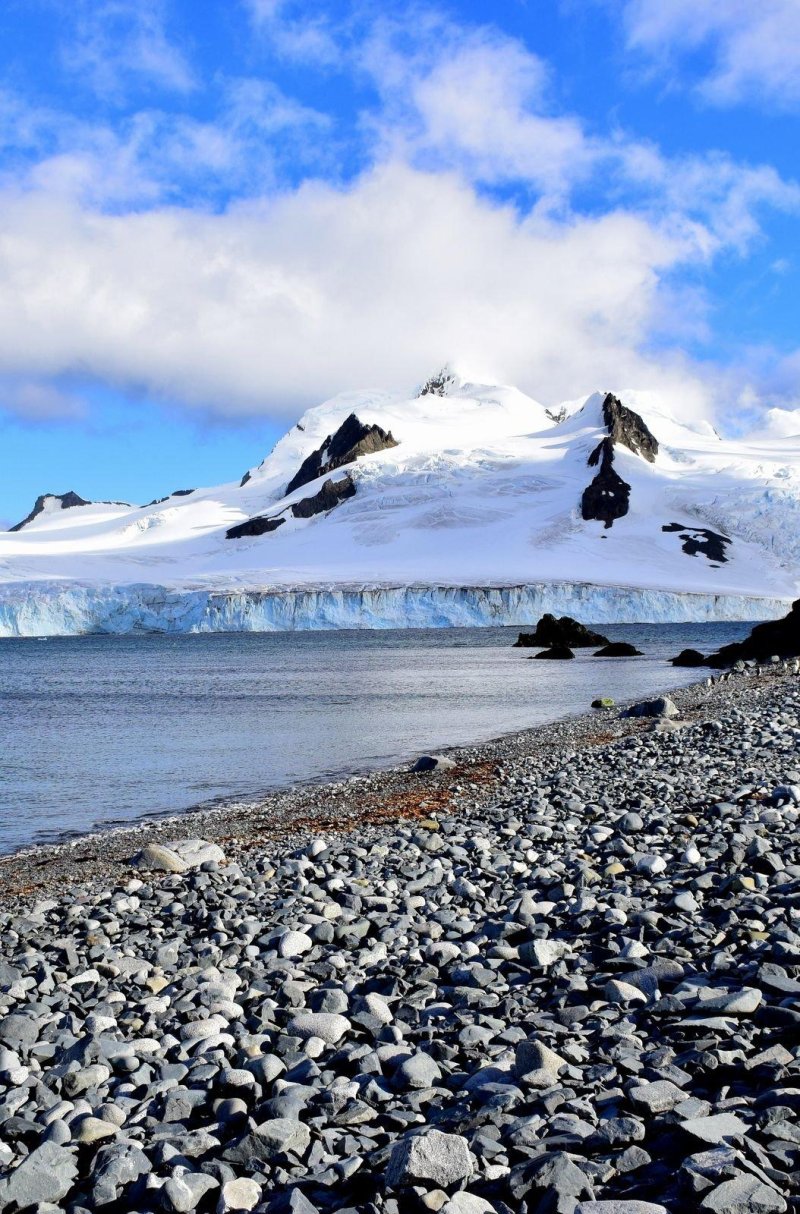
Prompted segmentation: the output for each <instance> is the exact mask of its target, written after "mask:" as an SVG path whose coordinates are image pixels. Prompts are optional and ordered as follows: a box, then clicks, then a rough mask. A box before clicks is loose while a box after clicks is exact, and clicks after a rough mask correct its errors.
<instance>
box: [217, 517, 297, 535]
mask: <svg viewBox="0 0 800 1214" xmlns="http://www.w3.org/2000/svg"><path fill="white" fill-rule="evenodd" d="M285 522H286V519H285V518H265V517H264V516H263V515H262V516H257V517H256V518H249V519H246V520H245V522H243V523H237V524H236V526H235V527H229V528H228V530H227V531H226V532H225V538H226V539H228V540H241V539H245V538H246V537H247V536H250V535H266V534H267V532H269V531H277V530H278V528H279V527H282V526H283V524H284V523H285Z"/></svg>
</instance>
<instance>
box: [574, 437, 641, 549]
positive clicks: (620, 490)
mask: <svg viewBox="0 0 800 1214" xmlns="http://www.w3.org/2000/svg"><path fill="white" fill-rule="evenodd" d="M598 463H599V464H600V471H599V472H598V473H597V476H595V477H594V479H593V480H591V481H590V482H589V484H588V485H587V486H586V488H585V489H584V491H583V496H582V498H581V515H582V516H583V518H585V519H587V520H588V519H596V520H597V522H600V523H605V525H606V528H608V527H610V526H611V524H612V523H613V522H614V520H615V519H618V518H622V517H623V516H624V515H626V514H627V513H628V505H629V503H630V497H631V487H630V485H629V484H628V482H627V481H624V480H623V479H622V477H621V476H620V475H619V473H618V472H615V471H614V467H613V464H614V443H613V440H612V439H610V438H604V439H603V440H602V441H601V442H600V443H599V444H598V445H597V446H596V447H595V449H594V451H593V452H592V454H591V455H590V456H589V466H590V467H595V466H596V465H597V464H598Z"/></svg>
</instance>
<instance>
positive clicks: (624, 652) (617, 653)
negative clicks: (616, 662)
mask: <svg viewBox="0 0 800 1214" xmlns="http://www.w3.org/2000/svg"><path fill="white" fill-rule="evenodd" d="M594 656H595V657H596V658H640V657H641V656H642V651H641V649H637V648H636V646H635V645H629V644H628V642H627V641H610V642H609V644H608V645H604V646H603V648H602V649H598V651H597V653H596V654H595V655H594Z"/></svg>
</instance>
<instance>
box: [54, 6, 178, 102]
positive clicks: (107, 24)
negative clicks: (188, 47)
mask: <svg viewBox="0 0 800 1214" xmlns="http://www.w3.org/2000/svg"><path fill="white" fill-rule="evenodd" d="M72 16H73V20H74V22H75V26H74V34H73V37H72V38H71V40H70V41H68V42H67V43H66V44H65V47H64V60H65V63H66V65H67V66H68V67H69V68H70V69H71V70H72V71H73V72H74V73H75V74H76V75H78V76H79V77H80V79H81V81H82V82H83V83H88V84H90V85H91V87H92V88H93V89H94V90H95V92H96V93H98V94H99V95H100V96H102V97H104V98H107V99H112V100H120V99H122V98H123V97H124V95H125V91H126V88H127V87H128V85H129V84H131V82H134V83H137V84H139V85H141V84H152V85H157V86H158V87H159V88H162V89H170V90H172V91H174V92H177V93H186V92H189V91H190V90H191V89H193V88H194V87H195V86H196V80H195V77H194V73H193V71H192V68H191V66H190V64H189V62H188V60H187V58H186V56H185V54H184V52H183V51H182V50H181V48H180V47H179V46H178V45H177V43H175V42H173V41H170V39H169V37H168V35H167V31H166V20H165V11H164V3H163V0H76V3H75V7H74V10H73V14H72Z"/></svg>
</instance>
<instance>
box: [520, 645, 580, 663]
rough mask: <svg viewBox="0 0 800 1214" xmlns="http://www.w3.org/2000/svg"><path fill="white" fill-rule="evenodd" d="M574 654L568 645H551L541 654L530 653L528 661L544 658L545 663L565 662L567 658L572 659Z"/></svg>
mask: <svg viewBox="0 0 800 1214" xmlns="http://www.w3.org/2000/svg"><path fill="white" fill-rule="evenodd" d="M574 657H575V654H574V653H573V652H572V650H571V649H570V648H569V646H568V645H551V646H550V648H549V649H543V650H542V652H541V653H532V654H531V656H530V658H529V661H533V660H534V659H535V658H544V659H545V661H552V662H565V661H568V660H569V658H574Z"/></svg>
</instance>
